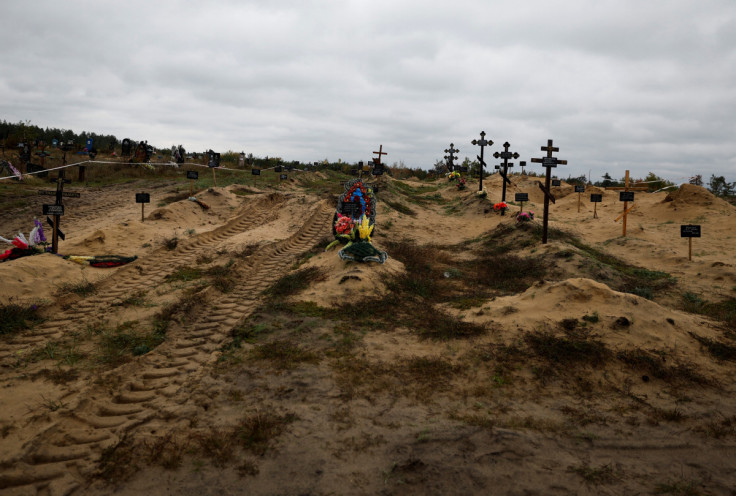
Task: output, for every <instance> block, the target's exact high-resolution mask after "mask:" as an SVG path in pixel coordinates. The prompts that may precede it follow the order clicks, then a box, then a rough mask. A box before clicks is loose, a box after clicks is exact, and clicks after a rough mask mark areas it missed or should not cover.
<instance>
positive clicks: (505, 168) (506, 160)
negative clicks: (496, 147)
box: [493, 141, 519, 215]
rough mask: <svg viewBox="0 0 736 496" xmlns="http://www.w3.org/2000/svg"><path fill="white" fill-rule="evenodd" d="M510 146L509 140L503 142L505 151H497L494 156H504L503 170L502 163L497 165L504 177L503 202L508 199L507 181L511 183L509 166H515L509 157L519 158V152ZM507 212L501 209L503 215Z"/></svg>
mask: <svg viewBox="0 0 736 496" xmlns="http://www.w3.org/2000/svg"><path fill="white" fill-rule="evenodd" d="M510 146H511V145H509V142H508V141H507V142H506V143H504V144H503V151H502V152H501V153H499V152H496V153H494V154H493V156H494V157H496V158H502V159H503V164H501V165H503V171H502V170H501V165H497V166H496V169H498V173H499V174H501V177H502V178H503V190H502V193H501V201H502V202H505V201H506V184H507V183H508V184H511V181H510V180H509V178H508V175H507V174H508V170H509V167H513V166H514V164H513V163H509V159H510V158H514V159H516V158H519V154H518V153H516V152H514V153H511V152H510V151H509V147H510ZM505 214H506V210H504V209H501V215H505Z"/></svg>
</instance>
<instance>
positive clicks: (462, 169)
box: [455, 165, 468, 172]
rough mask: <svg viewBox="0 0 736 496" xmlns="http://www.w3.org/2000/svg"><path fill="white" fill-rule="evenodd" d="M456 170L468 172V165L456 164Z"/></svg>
mask: <svg viewBox="0 0 736 496" xmlns="http://www.w3.org/2000/svg"><path fill="white" fill-rule="evenodd" d="M455 170H456V171H458V172H468V166H467V165H456V166H455Z"/></svg>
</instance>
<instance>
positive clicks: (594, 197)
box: [590, 193, 603, 219]
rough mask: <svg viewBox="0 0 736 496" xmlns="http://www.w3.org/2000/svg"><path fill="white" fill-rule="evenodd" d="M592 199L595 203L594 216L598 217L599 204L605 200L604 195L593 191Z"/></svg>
mask: <svg viewBox="0 0 736 496" xmlns="http://www.w3.org/2000/svg"><path fill="white" fill-rule="evenodd" d="M590 201H591V202H592V203H593V218H594V219H597V218H598V204H599V203H600V202H602V201H603V195H596V194H595V193H591V195H590Z"/></svg>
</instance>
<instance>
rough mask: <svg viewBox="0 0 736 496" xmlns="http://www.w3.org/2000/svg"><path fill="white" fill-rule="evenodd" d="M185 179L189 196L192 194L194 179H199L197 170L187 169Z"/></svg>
mask: <svg viewBox="0 0 736 496" xmlns="http://www.w3.org/2000/svg"><path fill="white" fill-rule="evenodd" d="M187 179H189V197H190V198H191V197H192V196H194V181H195V180H197V179H199V172H197V171H187Z"/></svg>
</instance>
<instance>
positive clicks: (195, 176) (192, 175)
mask: <svg viewBox="0 0 736 496" xmlns="http://www.w3.org/2000/svg"><path fill="white" fill-rule="evenodd" d="M187 179H199V172H197V171H187Z"/></svg>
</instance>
